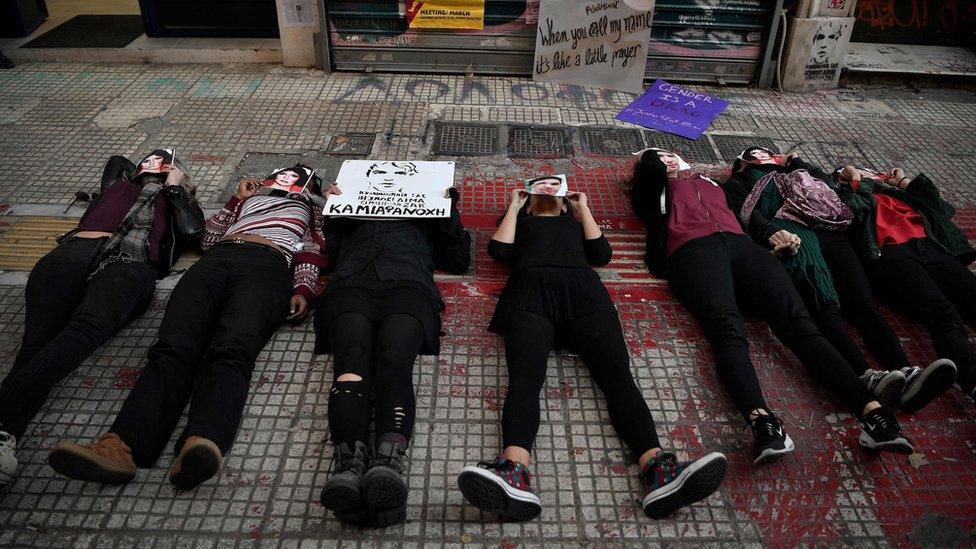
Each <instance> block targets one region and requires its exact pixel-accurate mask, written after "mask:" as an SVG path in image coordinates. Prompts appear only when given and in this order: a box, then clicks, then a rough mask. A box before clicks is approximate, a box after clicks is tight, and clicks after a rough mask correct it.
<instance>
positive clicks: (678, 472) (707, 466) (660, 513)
mask: <svg viewBox="0 0 976 549" xmlns="http://www.w3.org/2000/svg"><path fill="white" fill-rule="evenodd" d="M727 464H728V462H727V460H726V459H725V456H723V455H722V454H720V453H718V452H712V453H711V454H708V455H707V456H705V457H701V458H698V459H696V460H695V461H682V462H679V461H678V458H676V457H675V455H674V454H672V453H661V454H658V456H657V457H656V458H654V459H652V460H651V461H648V462H647V464H646V465H645V466H644V470H643V471H641V473H640V476H639V478H640V480H641V482H642V483H643V484H644V488H646V489H647V496H645V497H644V501H643V507H644V514H645V515H647V516H649V517H651V518H652V519H662V518H664V517H666V516H668V515H670V514H671V513H673V512H675V511H677V510H678V509H680V508H682V507H686V506H688V505H691V504H692V503H695V502H696V501H700V500H703V499H705V498H707V497H708V496H710V495H712V493H714V492H715V490H718V487H719V486H721V485H722V480H723V479H724V478H725V468H726V466H727Z"/></svg>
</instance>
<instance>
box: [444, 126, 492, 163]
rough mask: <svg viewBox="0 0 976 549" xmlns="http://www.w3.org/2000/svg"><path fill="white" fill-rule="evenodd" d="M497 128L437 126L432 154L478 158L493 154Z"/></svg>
mask: <svg viewBox="0 0 976 549" xmlns="http://www.w3.org/2000/svg"><path fill="white" fill-rule="evenodd" d="M497 149H498V127H497V126H488V125H484V124H455V123H447V124H444V123H441V124H437V133H436V136H435V138H434V148H433V154H435V155H452V156H478V155H491V154H495V152H496V150H497Z"/></svg>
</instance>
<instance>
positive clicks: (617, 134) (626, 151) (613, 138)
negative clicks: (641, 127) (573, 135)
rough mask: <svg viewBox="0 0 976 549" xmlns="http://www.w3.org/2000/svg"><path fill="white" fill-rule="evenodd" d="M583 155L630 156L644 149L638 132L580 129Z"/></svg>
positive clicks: (611, 129)
mask: <svg viewBox="0 0 976 549" xmlns="http://www.w3.org/2000/svg"><path fill="white" fill-rule="evenodd" d="M580 140H581V141H582V143H583V153H584V154H587V155H594V156H630V155H631V154H633V153H635V152H637V151H639V150H641V149H643V148H644V143H643V142H642V141H641V136H640V132H639V131H638V130H628V129H620V128H582V129H581V133H580Z"/></svg>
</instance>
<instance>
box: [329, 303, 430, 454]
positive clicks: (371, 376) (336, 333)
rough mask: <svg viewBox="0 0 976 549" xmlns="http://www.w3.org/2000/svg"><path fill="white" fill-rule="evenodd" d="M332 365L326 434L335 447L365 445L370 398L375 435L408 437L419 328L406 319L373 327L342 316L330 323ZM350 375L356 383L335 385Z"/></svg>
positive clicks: (420, 338) (421, 339)
mask: <svg viewBox="0 0 976 549" xmlns="http://www.w3.org/2000/svg"><path fill="white" fill-rule="evenodd" d="M328 330H329V342H330V344H331V346H332V358H333V361H334V363H335V367H334V372H333V373H334V376H333V382H332V391H331V392H330V394H329V433H330V435H331V438H332V442H334V443H335V444H341V443H347V444H349V445H352V443H353V442H354V441H357V440H358V441H361V442H364V443H365V442H366V439H367V437H368V436H369V409H370V393H371V392H373V393H375V396H376V418H375V423H376V425H375V427H376V434H377V435H378V437H379V436H382V435H385V434H389V433H396V434H399V435H401V436H403V437H404V438H405V439H407V440H408V441H409V440H410V437H411V436H412V435H413V423H414V412H415V409H416V400H415V397H414V393H413V363H414V361H415V360H416V358H417V353H419V352H420V348H421V346H422V345H423V343H424V337H425V336H424V327H423V324H421V322H420V321H419V320H417V319H416V318H415V317H413V316H411V315H406V314H395V315H390V316H387V317H385V318H383V319H381V320H379V321H378V322H374V321H372V320H371V319H370V318H369V317H367V316H366V315H363V314H360V313H342V314H339V315H336V316H335V317H334V318H333V319H332V321H331V322H329V327H328ZM343 374H355V375H357V376H359V377H361V378H362V379H361V380H359V381H339V377H340V376H342V375H343Z"/></svg>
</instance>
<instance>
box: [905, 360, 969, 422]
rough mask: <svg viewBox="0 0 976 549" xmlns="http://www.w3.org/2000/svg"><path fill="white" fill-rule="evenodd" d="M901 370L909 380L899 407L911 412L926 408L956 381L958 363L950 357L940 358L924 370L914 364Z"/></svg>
mask: <svg viewBox="0 0 976 549" xmlns="http://www.w3.org/2000/svg"><path fill="white" fill-rule="evenodd" d="M901 371H902V373H904V374H905V379H906V380H907V381H906V383H905V390H904V391H902V393H901V401H900V402H899V405H898V407H899V408H901V410H902V411H903V412H907V413H909V414H910V413H912V412H917V411H919V410H921V409H922V408H925V406H926V405H927V404H928V403H929V402H932V401H933V400H935V399H936V398H937V397H938V396H939V395H941V394H942V393H944V392H946V391H948V390H949V388H950V387H952V384H953V383H955V382H956V364H955V363H954V362H953V361H951V360H949V359H948V358H940V359H939V360H936V361H935V362H933V363H932V364H929V365H928V366H927V367H926V368H925V369H924V370H923V369H922V368H919V367H918V366H913V367H911V368H902V369H901Z"/></svg>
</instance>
